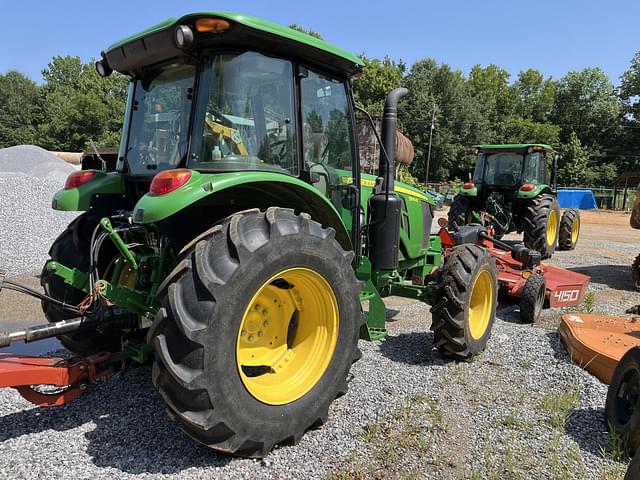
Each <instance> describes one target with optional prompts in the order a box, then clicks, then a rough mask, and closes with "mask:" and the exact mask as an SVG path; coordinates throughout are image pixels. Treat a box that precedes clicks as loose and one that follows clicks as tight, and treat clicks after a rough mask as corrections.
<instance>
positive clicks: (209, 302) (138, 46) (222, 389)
mask: <svg viewBox="0 0 640 480" xmlns="http://www.w3.org/2000/svg"><path fill="white" fill-rule="evenodd" d="M362 67H363V64H362V62H361V60H360V59H359V58H357V57H356V56H353V55H352V54H350V53H348V52H346V51H344V50H341V49H339V48H336V47H334V46H332V45H329V44H327V43H325V42H323V41H321V40H318V39H316V38H313V37H311V36H308V35H306V34H302V33H299V32H296V31H294V30H291V29H289V28H284V27H281V26H279V25H275V24H272V23H270V22H266V21H263V20H259V19H256V18H252V17H249V16H245V15H238V14H230V13H195V14H189V15H185V16H182V17H179V18H172V19H170V20H167V21H166V22H164V23H161V24H159V25H155V26H153V27H151V28H149V29H147V30H145V31H143V32H141V33H138V34H136V35H133V36H131V37H128V38H126V39H124V40H122V41H120V42H118V43H115V44H114V45H112V46H110V47H109V48H108V49H107V50H106V51H105V52H103V54H102V59H101V60H100V61H99V62H97V65H96V68H97V70H98V72H99V73H100V74H101V75H103V76H106V75H109V74H110V73H111V72H112V71H117V72H120V73H122V74H124V75H127V76H128V77H129V78H130V79H131V82H130V88H129V97H128V101H127V107H126V114H125V119H124V127H123V132H122V140H121V146H120V153H119V159H118V162H117V166H116V168H115V171H96V170H81V171H78V172H75V173H73V174H72V175H71V176H70V177H69V179H68V180H67V183H66V186H65V188H64V189H63V190H60V191H59V192H57V193H56V194H55V197H54V199H53V208H55V209H57V210H65V211H82V212H84V213H82V214H81V215H80V216H79V217H78V218H77V219H76V220H75V221H74V222H72V223H71V224H70V225H69V227H68V228H67V230H66V231H65V232H63V233H62V234H61V235H60V236H59V237H58V239H57V240H56V241H55V243H54V244H53V246H52V247H51V250H50V255H51V260H49V261H48V262H47V263H46V265H45V266H44V269H43V271H42V285H43V286H44V289H45V292H46V294H47V295H48V297H47V298H46V299H45V300H44V301H43V307H44V310H45V312H46V316H47V318H48V320H49V321H50V322H59V321H60V320H64V319H69V321H68V322H66V323H65V322H62V323H55V324H52V325H51V328H50V330H49V332H50V333H55V334H57V335H59V337H60V338H61V340H62V342H63V343H64V345H65V346H66V347H67V348H68V349H70V350H71V351H72V352H75V353H77V354H80V355H91V354H94V353H95V352H99V351H108V352H112V356H111V358H112V361H114V362H116V361H117V362H122V361H123V360H129V361H135V362H139V363H143V362H145V361H146V359H147V358H149V359H150V358H151V354H152V353H154V360H153V382H154V384H155V385H156V387H157V389H158V391H159V392H160V395H161V396H162V398H163V400H164V401H165V402H166V405H167V411H168V412H169V414H170V416H171V417H172V418H174V419H176V420H177V421H178V422H179V423H180V425H181V428H182V429H183V430H184V431H185V432H186V433H187V434H188V435H189V436H191V437H192V438H194V439H195V440H197V441H198V442H201V443H203V444H205V445H208V446H209V447H211V448H213V449H215V450H217V451H221V452H226V453H230V454H234V455H240V456H248V457H260V456H263V455H265V454H267V453H268V452H269V451H270V450H271V449H272V448H273V446H274V445H275V444H280V443H295V442H297V441H298V440H300V438H301V437H302V435H303V434H304V433H305V431H307V430H308V429H310V428H313V427H316V426H319V425H321V424H322V423H323V422H324V421H325V420H326V418H327V415H328V408H329V405H330V404H331V402H332V401H333V400H334V399H335V398H336V397H337V396H339V395H342V394H343V393H345V391H346V390H347V374H348V372H349V369H350V368H351V365H352V364H353V362H355V361H356V360H358V358H359V357H360V355H361V354H360V351H359V349H358V345H357V344H358V339H359V338H363V339H368V340H372V339H380V338H382V337H384V336H385V334H386V330H385V320H386V311H385V305H384V303H383V301H382V297H385V296H388V295H399V296H403V297H410V298H415V299H419V300H422V301H424V302H425V303H427V304H430V305H432V308H431V311H432V316H433V322H432V326H431V328H432V330H433V332H434V345H435V347H436V348H437V349H438V350H439V351H440V352H442V353H443V354H445V355H449V356H451V357H455V358H459V359H466V358H469V357H470V356H472V355H473V354H475V353H478V352H480V351H481V350H483V349H484V347H485V345H486V343H487V340H488V338H489V336H490V334H491V327H492V324H493V321H494V316H495V308H496V297H497V281H496V269H495V264H494V261H493V259H492V258H491V256H490V255H489V253H488V252H487V251H486V250H484V249H483V248H481V247H479V246H477V245H473V244H463V245H459V246H457V247H454V248H453V249H452V250H451V251H447V252H446V255H445V252H444V251H443V248H442V246H441V242H440V237H439V236H438V235H432V234H431V223H432V218H433V217H432V215H433V201H432V200H431V198H429V196H427V195H425V194H424V193H422V192H420V191H419V190H417V189H415V188H412V187H410V186H408V185H404V184H401V183H399V182H398V183H396V182H395V181H394V170H395V169H394V157H395V150H394V147H395V135H396V124H397V103H398V101H399V100H400V98H401V97H402V96H403V95H405V94H406V93H407V91H406V90H405V89H396V90H394V91H392V92H391V93H389V95H388V97H387V100H386V105H385V110H384V118H383V127H382V140H381V144H382V146H383V147H384V148H382V149H381V150H382V152H383V153H382V157H381V160H380V168H379V175H378V176H373V175H364V174H360V169H359V166H360V162H359V158H358V150H357V143H356V142H355V139H354V109H355V104H354V100H353V90H352V79H353V77H354V76H356V74H358V73H359V72H360V70H361V68H362ZM362 302H367V303H368V307H367V311H366V313H364V310H363V308H362ZM78 316H82V321H79V322H77V321H73V320H71V317H76V318H77V317H78ZM9 337H11V338H15V335H14V336H13V337H12V336H11V335H9ZM431 347H432V345H425V348H431Z"/></svg>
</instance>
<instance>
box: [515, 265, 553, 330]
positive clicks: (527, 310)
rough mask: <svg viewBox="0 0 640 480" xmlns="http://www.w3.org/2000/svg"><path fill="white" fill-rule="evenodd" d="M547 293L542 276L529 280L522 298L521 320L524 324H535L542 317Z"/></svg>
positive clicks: (532, 277) (534, 276)
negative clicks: (541, 313)
mask: <svg viewBox="0 0 640 480" xmlns="http://www.w3.org/2000/svg"><path fill="white" fill-rule="evenodd" d="M546 293H547V289H546V285H545V281H544V277H543V276H542V275H531V276H530V277H529V278H527V281H526V283H525V284H524V288H523V290H522V296H521V297H520V319H521V320H522V321H523V322H524V323H533V322H535V321H536V319H537V318H538V317H539V316H540V312H542V307H543V306H544V300H545V296H546Z"/></svg>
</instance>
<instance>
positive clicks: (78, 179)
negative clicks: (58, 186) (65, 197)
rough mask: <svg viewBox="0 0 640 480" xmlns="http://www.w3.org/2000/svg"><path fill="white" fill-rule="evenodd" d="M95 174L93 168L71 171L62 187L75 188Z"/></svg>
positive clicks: (92, 177) (91, 178)
mask: <svg viewBox="0 0 640 480" xmlns="http://www.w3.org/2000/svg"><path fill="white" fill-rule="evenodd" d="M95 176H96V171H95V170H78V171H77V172H73V173H72V174H71V175H69V176H68V177H67V181H66V182H65V183H64V189H65V190H71V189H72V188H77V187H79V186H80V185H84V184H85V183H87V182H90V181H91V180H93V179H94V178H95Z"/></svg>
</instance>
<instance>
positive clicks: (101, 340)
mask: <svg viewBox="0 0 640 480" xmlns="http://www.w3.org/2000/svg"><path fill="white" fill-rule="evenodd" d="M98 221H99V218H98V217H96V216H94V215H91V214H90V213H83V214H82V215H80V216H79V217H77V218H76V219H75V220H74V221H73V222H71V223H70V224H69V226H68V227H67V228H66V229H65V231H64V232H62V233H61V234H60V235H59V236H58V238H56V240H55V241H54V242H53V245H51V248H50V249H49V256H50V257H51V259H52V260H55V261H57V262H60V263H61V264H63V265H64V266H66V267H69V268H77V269H78V270H80V271H82V272H88V271H89V250H90V247H91V235H92V234H93V231H94V229H95V228H96V225H98ZM101 254H102V255H101V257H104V258H109V259H111V258H113V256H114V255H115V247H113V246H112V245H111V244H109V243H108V242H105V244H104V246H103V250H102V252H101ZM40 284H41V285H42V287H43V288H44V293H45V294H46V295H48V296H50V297H53V298H55V299H57V300H60V301H63V302H65V303H67V304H69V305H77V304H78V303H80V302H81V301H82V299H83V298H84V297H85V296H86V293H84V292H82V291H81V290H78V289H77V288H74V287H72V286H71V285H68V284H66V283H65V282H64V280H63V279H62V278H61V277H59V276H57V275H55V274H54V273H51V272H49V271H48V270H47V269H46V268H44V267H43V269H42V273H41V274H40ZM42 311H43V312H44V315H45V317H47V320H48V321H49V322H52V323H53V322H59V321H61V320H66V319H69V318H72V317H75V316H77V315H75V314H74V313H72V312H69V311H68V310H64V309H62V308H61V307H59V306H58V305H55V304H53V303H50V302H47V301H46V300H43V301H42ZM58 339H59V340H60V343H62V345H63V346H64V347H65V348H66V349H67V350H69V351H71V352H73V353H75V354H77V355H80V356H87V355H91V354H94V353H97V352H103V351H111V352H115V351H118V350H120V348H121V345H120V332H118V331H117V330H113V329H108V330H105V331H103V332H100V333H99V332H97V331H85V332H80V333H73V334H69V335H61V336H59V337H58Z"/></svg>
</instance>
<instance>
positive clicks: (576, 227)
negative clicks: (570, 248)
mask: <svg viewBox="0 0 640 480" xmlns="http://www.w3.org/2000/svg"><path fill="white" fill-rule="evenodd" d="M579 235H580V219H579V218H576V219H575V220H574V221H573V225H572V226H571V243H576V242H577V241H578V236H579Z"/></svg>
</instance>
